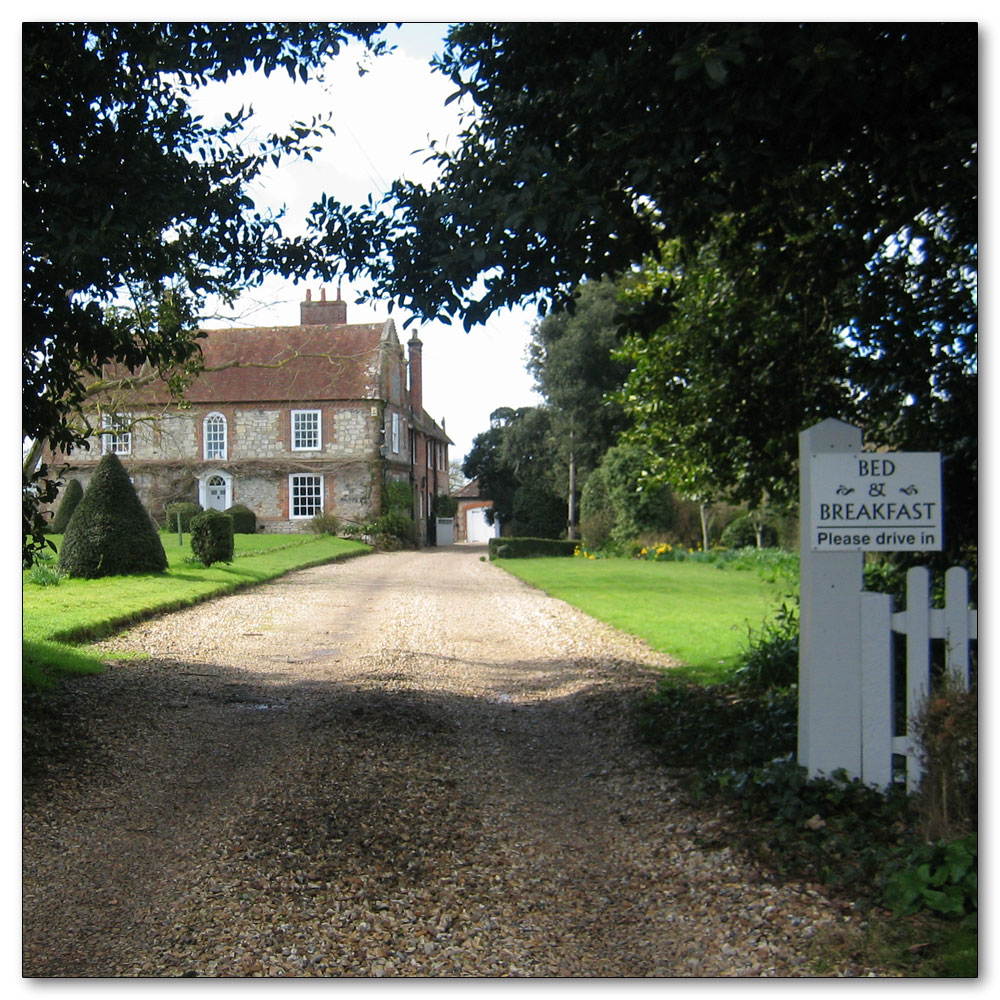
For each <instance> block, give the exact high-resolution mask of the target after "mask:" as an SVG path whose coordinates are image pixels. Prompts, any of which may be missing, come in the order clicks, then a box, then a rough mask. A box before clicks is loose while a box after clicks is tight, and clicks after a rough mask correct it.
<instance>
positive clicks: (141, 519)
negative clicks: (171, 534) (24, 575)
mask: <svg viewBox="0 0 1000 1000" xmlns="http://www.w3.org/2000/svg"><path fill="white" fill-rule="evenodd" d="M59 568H60V569H62V570H64V571H65V572H66V573H67V574H68V575H69V576H80V577H86V578H88V579H94V578H96V577H101V576H123V575H126V574H130V573H162V572H163V571H164V570H165V569H166V568H167V556H166V553H165V552H164V551H163V543H162V542H161V541H160V536H159V534H158V533H157V531H156V528H155V526H154V525H153V522H152V520H151V519H150V517H149V514H148V513H147V511H146V508H145V507H143V505H142V501H140V499H139V495H138V494H137V493H136V491H135V487H134V486H133V485H132V481H131V480H130V479H129V477H128V473H127V472H126V471H125V467H124V466H123V465H122V463H121V459H120V458H119V457H118V456H117V455H113V454H109V455H105V456H104V457H103V458H102V459H101V460H100V462H98V464H97V468H96V469H95V470H94V474H93V476H92V477H91V479H90V482H89V483H88V484H87V489H86V490H85V491H84V494H83V497H82V499H81V500H80V502H79V504H77V508H76V510H75V511H74V512H73V516H72V517H71V518H70V520H69V524H68V525H67V526H66V534H65V535H64V536H63V543H62V546H61V547H60V549H59Z"/></svg>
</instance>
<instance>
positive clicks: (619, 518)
mask: <svg viewBox="0 0 1000 1000" xmlns="http://www.w3.org/2000/svg"><path fill="white" fill-rule="evenodd" d="M648 465H649V462H648V461H647V458H646V455H645V453H644V452H643V451H642V449H640V448H636V447H634V446H632V445H617V446H616V447H614V448H609V449H608V451H607V452H606V453H605V455H604V458H603V459H602V460H601V464H600V465H599V466H598V468H597V469H595V470H594V471H593V472H591V474H590V475H589V476H588V477H587V481H586V482H585V483H584V488H583V491H582V493H581V496H580V528H581V534H582V536H583V542H584V545H585V546H586V547H587V548H588V549H604V548H610V549H612V550H614V551H616V552H624V551H627V550H628V548H629V547H630V546H631V545H632V544H633V543H634V542H635V540H636V539H637V538H638V537H639V536H641V535H643V534H644V533H648V532H656V533H660V534H666V533H667V532H669V531H670V530H671V529H672V528H673V525H674V521H675V519H676V511H675V507H674V498H673V494H672V493H671V491H670V487H669V486H668V485H666V484H665V483H653V482H650V481H648V480H647V479H646V477H645V475H644V473H645V471H646V469H647V468H648Z"/></svg>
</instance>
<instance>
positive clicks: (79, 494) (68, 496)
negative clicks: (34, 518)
mask: <svg viewBox="0 0 1000 1000" xmlns="http://www.w3.org/2000/svg"><path fill="white" fill-rule="evenodd" d="M82 499H83V486H82V485H81V484H80V480H79V479H71V480H70V481H69V482H68V483H67V484H66V486H65V487H64V489H63V495H62V498H61V499H60V500H59V506H58V507H57V508H56V516H55V517H54V518H53V519H52V524H51V525H50V526H49V531H51V532H52V534H53V535H62V534H64V533H65V531H66V527H67V525H68V524H69V519H70V518H71V517H72V516H73V512H74V511H75V510H76V508H77V505H78V504H79V503H80V501H81V500H82Z"/></svg>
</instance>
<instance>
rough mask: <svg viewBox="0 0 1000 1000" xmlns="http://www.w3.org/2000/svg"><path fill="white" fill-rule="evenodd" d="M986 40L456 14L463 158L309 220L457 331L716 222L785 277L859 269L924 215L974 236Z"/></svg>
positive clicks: (441, 156)
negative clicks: (462, 20)
mask: <svg viewBox="0 0 1000 1000" xmlns="http://www.w3.org/2000/svg"><path fill="white" fill-rule="evenodd" d="M976 45H977V40H976V26H975V25H974V24H950V25H931V24H897V25H885V24H845V23H832V24H817V23H813V24H803V23H788V24H775V23H769V24H718V23H709V24H698V23H688V22H684V23H648V22H644V23H640V24H629V23H614V24H608V23H560V24H549V23H537V22H536V23H532V22H523V23H506V24H489V23H475V24H461V25H457V26H454V27H453V28H452V29H451V32H450V34H449V37H448V41H447V45H446V47H445V50H444V53H443V54H442V55H441V56H439V57H437V58H436V60H435V68H436V69H437V70H438V71H440V72H442V73H444V74H446V75H447V76H448V77H450V79H451V80H452V82H453V83H454V85H455V88H456V94H455V97H456V98H462V99H464V100H466V102H467V105H470V106H471V107H470V109H469V110H468V112H467V116H466V126H465V128H464V130H463V131H462V132H461V134H460V136H459V138H460V140H461V141H460V144H459V146H458V147H457V148H451V147H448V148H445V147H441V146H438V145H436V144H432V146H431V149H430V151H429V153H430V156H431V157H432V159H434V160H435V161H436V162H437V164H438V165H439V167H440V171H441V172H440V175H439V178H438V179H437V180H436V181H435V182H434V183H432V184H430V185H427V186H424V185H419V184H413V183H408V182H406V181H399V182H397V183H396V184H395V185H393V187H392V189H391V190H390V192H389V193H388V195H387V196H386V198H385V199H384V201H383V202H382V203H380V204H378V205H372V206H362V207H361V208H360V209H352V208H350V207H346V206H342V205H340V204H338V203H337V202H336V201H335V200H334V199H332V198H324V199H322V200H321V201H320V202H318V203H317V205H316V206H315V209H314V213H313V221H314V223H315V225H316V229H317V233H318V234H319V235H321V236H322V237H324V238H326V239H327V240H328V242H329V245H330V246H331V247H332V248H335V249H336V250H337V251H338V252H339V251H340V250H343V249H354V250H357V249H358V248H359V247H361V246H364V245H368V246H370V247H371V252H370V253H367V254H361V255H360V256H359V255H358V254H357V253H354V254H351V255H350V256H351V258H352V267H353V268H355V269H358V270H365V271H368V272H370V273H371V274H372V275H373V276H374V277H375V279H376V281H377V286H378V287H377V291H376V292H375V294H378V295H383V296H384V295H388V296H389V297H392V298H398V299H399V301H400V302H401V304H403V305H404V306H406V307H407V308H410V309H412V310H413V311H415V312H417V313H419V314H421V315H423V316H424V317H425V318H431V317H433V316H450V317H455V318H460V319H461V320H462V321H463V322H464V323H465V325H466V328H471V327H472V326H474V325H475V324H477V323H480V322H482V321H484V320H485V319H486V318H487V317H488V316H489V315H490V314H491V313H492V312H493V311H495V310H496V309H498V308H501V307H502V306H505V305H512V304H516V303H519V302H521V301H522V300H523V299H524V298H525V297H530V296H536V295H538V296H542V297H543V298H544V297H545V296H548V297H550V298H551V297H554V298H556V299H562V300H569V299H570V298H571V295H572V291H573V289H574V288H575V287H576V285H577V284H578V283H579V282H580V281H581V280H583V279H585V278H600V277H602V276H603V275H605V274H608V275H618V274H621V273H624V272H625V271H627V270H628V269H629V268H630V267H631V266H632V265H633V264H635V263H637V262H639V261H640V260H642V259H643V257H644V256H645V255H647V254H649V253H654V252H655V251H656V249H657V246H658V245H659V243H661V242H662V241H663V240H664V239H668V238H675V237H680V238H681V239H683V240H684V242H685V244H691V243H694V244H697V243H698V242H700V240H701V239H702V238H703V237H704V236H705V235H706V234H710V233H711V232H712V231H713V230H714V228H715V220H716V218H717V216H718V215H719V213H720V212H728V213H732V214H735V215H738V216H739V217H740V218H741V220H742V224H741V230H740V233H739V234H738V235H739V239H740V241H741V242H742V245H748V244H749V243H750V242H751V241H752V240H755V239H756V240H759V241H762V245H764V246H767V247H768V248H769V250H770V253H769V261H770V263H771V264H772V266H773V267H774V269H775V274H776V275H777V274H781V275H784V276H785V277H786V278H787V277H789V276H793V275H796V274H797V273H799V272H800V271H801V269H802V267H803V265H804V264H805V262H806V260H807V259H808V260H809V261H810V262H811V264H812V270H814V271H816V272H817V275H818V277H820V278H821V280H822V281H823V282H824V283H825V284H826V285H827V287H833V286H835V285H836V284H838V283H839V282H841V281H842V280H843V279H854V280H855V281H857V280H858V279H860V277H861V275H862V273H863V271H864V268H865V267H866V266H867V264H868V262H870V261H871V260H872V259H873V258H874V257H875V256H876V255H877V253H878V251H879V249H880V247H882V245H883V244H884V242H885V241H886V240H887V239H889V238H890V237H891V236H892V235H893V234H894V233H897V232H899V231H900V230H901V229H903V228H904V227H906V226H908V225H909V226H916V225H920V226H921V228H926V226H925V225H921V224H920V221H919V220H921V219H925V218H927V213H928V212H932V213H935V212H937V211H939V210H941V211H943V212H944V213H945V214H946V215H947V217H949V218H952V219H954V220H955V222H956V224H957V225H958V227H959V229H960V231H961V232H962V233H964V234H966V235H967V236H971V237H972V238H971V239H970V240H968V242H975V239H974V234H975V226H976V208H975V196H976V165H975V164H976V128H977V125H976V121H977V88H978V79H977V60H976ZM390 250H391V253H390ZM819 265H822V266H819Z"/></svg>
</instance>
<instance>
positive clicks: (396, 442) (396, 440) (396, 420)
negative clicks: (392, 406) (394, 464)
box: [392, 413, 399, 455]
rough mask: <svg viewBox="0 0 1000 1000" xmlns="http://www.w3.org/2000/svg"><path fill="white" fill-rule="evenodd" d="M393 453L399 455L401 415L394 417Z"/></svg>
mask: <svg viewBox="0 0 1000 1000" xmlns="http://www.w3.org/2000/svg"><path fill="white" fill-rule="evenodd" d="M392 453H393V454H394V455H398V454H399V414H398V413H394V414H393V415H392Z"/></svg>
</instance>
